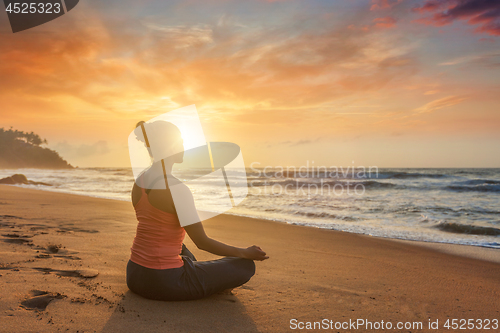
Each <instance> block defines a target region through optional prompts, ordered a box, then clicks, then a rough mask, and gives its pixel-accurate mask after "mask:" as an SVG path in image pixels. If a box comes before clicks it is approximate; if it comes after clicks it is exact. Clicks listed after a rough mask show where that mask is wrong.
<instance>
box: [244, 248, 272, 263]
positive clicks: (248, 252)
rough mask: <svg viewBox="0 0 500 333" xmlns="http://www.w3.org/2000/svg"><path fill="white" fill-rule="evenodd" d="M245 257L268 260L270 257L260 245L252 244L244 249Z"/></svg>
mask: <svg viewBox="0 0 500 333" xmlns="http://www.w3.org/2000/svg"><path fill="white" fill-rule="evenodd" d="M243 258H245V259H251V260H266V259H269V257H268V256H266V252H264V251H262V249H261V248H260V247H258V246H257V245H252V246H250V247H247V248H246V249H245V251H244V257H243Z"/></svg>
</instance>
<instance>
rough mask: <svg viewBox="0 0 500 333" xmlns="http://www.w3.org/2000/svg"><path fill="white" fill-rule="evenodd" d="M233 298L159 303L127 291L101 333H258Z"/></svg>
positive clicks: (239, 303)
mask: <svg viewBox="0 0 500 333" xmlns="http://www.w3.org/2000/svg"><path fill="white" fill-rule="evenodd" d="M258 331H259V330H258V329H257V326H256V325H255V322H254V321H253V320H252V318H250V316H248V315H247V314H246V309H245V306H244V305H243V304H242V303H241V302H240V300H239V299H238V296H237V295H213V296H210V297H207V298H205V299H201V300H195V301H185V302H163V301H153V300H148V299H145V298H142V297H140V296H138V295H136V294H134V293H132V292H131V291H127V292H126V293H125V296H124V297H123V299H122V300H121V301H120V302H119V305H118V306H117V307H116V309H115V311H114V312H113V314H112V315H111V317H110V318H109V320H108V322H107V323H106V325H105V326H104V328H103V329H102V332H258Z"/></svg>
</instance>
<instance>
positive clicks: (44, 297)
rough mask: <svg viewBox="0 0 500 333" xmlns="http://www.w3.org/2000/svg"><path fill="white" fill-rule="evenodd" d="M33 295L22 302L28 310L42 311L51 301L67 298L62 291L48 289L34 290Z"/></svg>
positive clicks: (22, 305)
mask: <svg viewBox="0 0 500 333" xmlns="http://www.w3.org/2000/svg"><path fill="white" fill-rule="evenodd" d="M30 296H31V297H29V298H27V299H26V300H24V301H22V302H21V307H23V308H25V309H27V310H38V311H42V310H45V308H47V305H49V303H50V302H52V301H53V300H54V299H62V298H65V297H66V296H65V295H61V294H60V293H49V292H48V291H41V290H32V291H31V295H30Z"/></svg>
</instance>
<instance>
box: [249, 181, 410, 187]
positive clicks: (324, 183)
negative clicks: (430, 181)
mask: <svg viewBox="0 0 500 333" xmlns="http://www.w3.org/2000/svg"><path fill="white" fill-rule="evenodd" d="M249 186H251V187H259V186H281V187H285V186H286V187H287V188H290V189H300V188H309V189H315V188H321V187H331V188H332V189H333V188H334V187H335V186H341V187H349V188H356V186H362V187H364V188H365V189H367V188H371V189H375V188H404V186H402V185H397V184H393V183H387V182H379V181H376V180H366V181H337V180H334V181H319V182H317V181H316V182H314V181H299V180H293V179H286V180H268V181H251V182H250V183H249Z"/></svg>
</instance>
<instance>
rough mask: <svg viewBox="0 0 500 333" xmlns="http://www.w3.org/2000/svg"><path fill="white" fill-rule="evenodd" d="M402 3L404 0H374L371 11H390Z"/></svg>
mask: <svg viewBox="0 0 500 333" xmlns="http://www.w3.org/2000/svg"><path fill="white" fill-rule="evenodd" d="M402 1H403V0H372V6H371V7H370V10H378V9H390V8H392V7H394V6H395V5H397V4H399V3H401V2H402Z"/></svg>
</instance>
